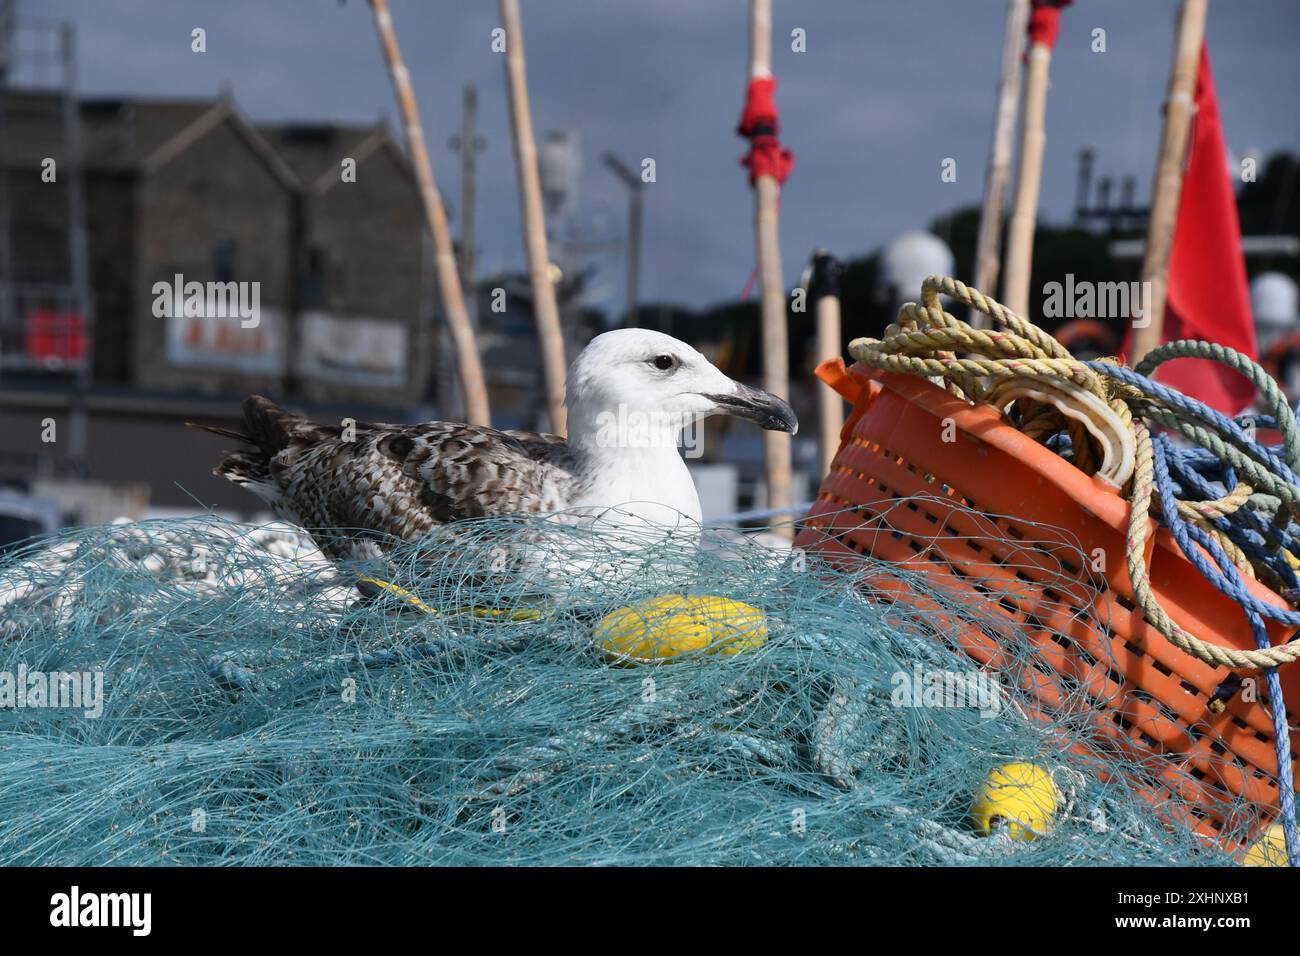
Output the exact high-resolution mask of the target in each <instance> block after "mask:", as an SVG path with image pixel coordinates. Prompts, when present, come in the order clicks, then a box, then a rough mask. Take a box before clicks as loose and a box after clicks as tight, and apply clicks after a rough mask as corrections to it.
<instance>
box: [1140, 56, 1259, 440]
mask: <svg viewBox="0 0 1300 956" xmlns="http://www.w3.org/2000/svg"><path fill="white" fill-rule="evenodd" d="M1192 123H1193V125H1192V132H1191V135H1190V136H1189V137H1188V158H1187V168H1186V172H1185V173H1184V174H1183V188H1182V192H1181V194H1180V195H1179V202H1178V220H1177V222H1176V224H1175V226H1174V241H1173V248H1172V251H1171V252H1170V256H1169V280H1168V299H1167V303H1166V306H1165V321H1164V328H1163V330H1162V334H1161V342H1162V343H1163V342H1172V341H1175V340H1177V339H1204V340H1206V341H1209V342H1218V343H1219V344H1221V345H1226V346H1228V347H1229V348H1234V349H1236V350H1237V351H1238V352H1243V353H1245V354H1246V355H1249V356H1250V357H1251V358H1256V357H1257V355H1258V349H1257V346H1256V343H1255V324H1254V320H1253V318H1252V316H1251V311H1250V290H1249V288H1248V286H1247V284H1246V263H1245V260H1244V259H1243V257H1242V252H1241V224H1240V222H1239V221H1238V219H1237V200H1236V196H1235V195H1234V193H1233V190H1232V182H1231V180H1230V178H1229V175H1228V168H1227V163H1226V156H1227V149H1226V148H1225V146H1224V141H1223V126H1222V124H1221V122H1220V119H1219V103H1218V98H1217V97H1216V96H1215V94H1214V77H1213V75H1212V74H1211V72H1210V54H1209V49H1208V47H1207V46H1202V47H1201V60H1200V67H1199V69H1198V72H1197V77H1196V115H1195V117H1194V119H1193V121H1192ZM1130 337H1131V336H1130ZM1125 348H1126V350H1127V348H1128V345H1127V344H1126V346H1125ZM1155 377H1156V378H1157V379H1158V380H1159V381H1161V382H1164V383H1165V384H1167V385H1171V386H1173V387H1174V388H1177V389H1178V390H1179V391H1182V392H1185V393H1186V394H1188V395H1191V396H1192V397H1194V398H1197V399H1200V400H1201V401H1202V402H1204V403H1205V404H1207V405H1209V406H1211V407H1213V408H1217V409H1218V410H1219V411H1221V412H1223V413H1225V414H1228V415H1235V414H1237V413H1238V412H1240V411H1242V409H1244V408H1245V407H1246V406H1247V405H1249V404H1250V402H1251V401H1252V399H1253V398H1254V396H1255V389H1254V386H1253V385H1251V384H1250V382H1248V381H1247V380H1246V379H1245V378H1243V377H1242V376H1240V375H1238V374H1237V373H1236V372H1234V371H1232V370H1231V369H1229V368H1227V367H1225V366H1223V365H1219V364H1218V363H1217V362H1209V361H1206V360H1203V359H1178V360H1176V361H1170V362H1167V363H1166V364H1164V365H1161V366H1160V367H1159V368H1158V369H1157V370H1156V376H1155Z"/></svg>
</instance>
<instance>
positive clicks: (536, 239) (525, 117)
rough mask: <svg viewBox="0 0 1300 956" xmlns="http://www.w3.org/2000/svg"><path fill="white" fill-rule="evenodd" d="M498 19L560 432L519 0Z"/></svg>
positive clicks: (559, 360)
mask: <svg viewBox="0 0 1300 956" xmlns="http://www.w3.org/2000/svg"><path fill="white" fill-rule="evenodd" d="M501 25H502V26H503V27H504V28H505V31H506V88H507V90H508V92H509V95H510V121H511V127H512V129H513V132H514V145H515V166H516V168H517V170H518V173H519V201H520V203H521V205H522V207H523V226H524V251H525V252H526V253H527V255H528V277H529V280H530V283H531V285H532V290H533V316H534V318H535V319H536V321H537V340H538V343H539V344H540V346H541V352H542V376H543V382H544V385H545V388H546V408H547V411H548V412H549V413H550V418H551V431H552V432H554V433H555V434H556V435H563V434H565V425H566V418H565V408H564V376H565V358H564V336H563V334H562V332H561V330H560V310H559V307H558V305H557V304H556V301H555V285H554V284H553V283H552V282H551V259H550V254H549V253H548V251H547V248H546V219H545V217H544V216H543V214H542V184H541V180H540V177H539V176H538V173H537V142H536V140H535V139H534V138H533V117H532V112H531V108H530V107H529V105H528V74H527V70H526V65H525V61H524V28H523V21H522V20H521V18H520V16H519V0H501Z"/></svg>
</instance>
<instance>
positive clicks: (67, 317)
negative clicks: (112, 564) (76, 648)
mask: <svg viewBox="0 0 1300 956" xmlns="http://www.w3.org/2000/svg"><path fill="white" fill-rule="evenodd" d="M76 67H77V53H76V34H75V32H74V29H73V27H72V25H71V24H70V23H64V22H56V21H49V20H29V19H26V18H21V19H20V18H19V16H18V10H17V0H0V381H3V380H5V379H12V378H15V377H21V378H24V379H28V380H30V379H31V378H33V377H36V378H44V379H54V380H55V381H58V382H61V383H65V384H66V385H67V386H68V388H69V421H68V430H69V435H68V441H67V442H66V443H61V444H62V445H63V447H64V448H65V450H66V451H67V456H68V458H69V459H71V460H72V461H74V462H75V461H83V460H84V458H85V451H86V434H85V419H86V414H85V405H86V395H87V393H88V392H89V390H90V386H91V376H92V368H93V355H92V347H91V344H92V342H93V324H94V299H93V296H92V294H91V286H90V262H89V255H88V250H87V241H86V203H85V186H84V182H83V172H82V148H81V118H80V97H79V94H78V88H77V68H76ZM19 97H25V98H28V101H29V102H33V103H37V104H40V107H41V109H42V110H45V114H46V115H44V116H42V117H40V118H41V119H48V120H49V124H50V127H51V128H52V129H57V130H58V135H57V142H54V143H52V144H51V152H52V153H53V154H54V155H55V156H57V157H58V159H57V166H56V167H55V168H56V170H57V172H56V176H57V180H56V181H57V182H58V183H60V184H61V185H62V187H63V188H62V189H57V190H55V189H52V190H50V201H52V202H56V203H59V202H61V203H62V204H63V205H64V208H63V209H62V210H61V211H60V212H61V214H60V215H57V216H52V217H50V220H49V221H54V222H57V223H58V224H59V228H60V229H61V231H62V233H63V236H62V239H61V240H60V244H66V256H67V258H66V268H64V269H63V270H61V271H62V274H61V275H57V276H54V277H53V281H49V279H48V278H45V279H43V280H42V281H32V279H31V277H30V276H29V275H24V274H23V270H22V268H20V265H19V263H18V261H17V256H16V255H15V249H16V248H17V247H18V245H19V243H21V242H22V241H23V236H22V235H21V233H22V232H23V231H24V228H25V226H24V223H23V221H22V219H21V217H20V216H18V215H16V214H15V210H16V208H17V205H18V204H17V201H16V195H17V193H16V189H17V188H18V186H19V184H21V185H22V186H24V187H27V188H30V187H31V184H32V183H38V182H43V180H42V179H41V178H40V177H41V176H42V172H43V170H42V163H43V160H42V159H41V158H39V157H34V156H31V155H27V153H28V151H29V150H28V147H27V146H25V144H24V143H23V142H22V138H23V137H22V135H21V133H19V135H11V132H12V130H11V126H12V125H13V120H14V116H13V115H12V114H11V111H12V108H13V103H14V102H15V101H16V99H17V98H19ZM47 104H48V110H46V105H47ZM50 158H53V156H52V157H50ZM25 177H30V178H25Z"/></svg>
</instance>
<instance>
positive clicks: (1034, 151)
mask: <svg viewBox="0 0 1300 956" xmlns="http://www.w3.org/2000/svg"><path fill="white" fill-rule="evenodd" d="M1051 65H1052V50H1051V48H1050V47H1048V46H1046V45H1045V44H1042V43H1031V44H1030V46H1029V71H1028V77H1027V79H1026V82H1025V112H1024V118H1023V122H1022V128H1021V131H1020V172H1019V174H1018V175H1017V177H1016V204H1015V209H1014V211H1013V212H1012V214H1011V223H1010V225H1009V226H1008V230H1007V232H1008V234H1007V274H1006V279H1005V281H1004V282H1003V285H1002V301H1003V303H1004V304H1005V305H1006V306H1007V308H1009V309H1011V311H1012V312H1015V313H1016V314H1017V315H1022V316H1025V317H1026V318H1028V317H1029V277H1030V273H1031V271H1032V268H1033V259H1034V226H1035V221H1036V220H1037V218H1038V192H1039V187H1040V186H1041V185H1042V179H1043V150H1044V148H1045V147H1046V145H1047V133H1046V130H1045V124H1044V117H1045V116H1046V114H1047V78H1048V73H1049V70H1050V67H1051ZM977 288H978V287H977Z"/></svg>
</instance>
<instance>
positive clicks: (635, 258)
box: [627, 186, 642, 329]
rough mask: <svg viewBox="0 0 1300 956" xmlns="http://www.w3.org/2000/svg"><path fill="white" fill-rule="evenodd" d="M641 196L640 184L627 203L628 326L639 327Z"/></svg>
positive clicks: (630, 327) (631, 327)
mask: <svg viewBox="0 0 1300 956" xmlns="http://www.w3.org/2000/svg"><path fill="white" fill-rule="evenodd" d="M641 198H642V190H641V188H640V187H639V186H638V187H637V188H636V189H633V190H632V193H631V195H630V197H629V198H628V203H627V327H628V328H629V329H634V328H636V327H637V324H638V320H637V314H636V309H637V301H638V300H639V298H640V290H639V288H638V287H639V285H640V282H641Z"/></svg>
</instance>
